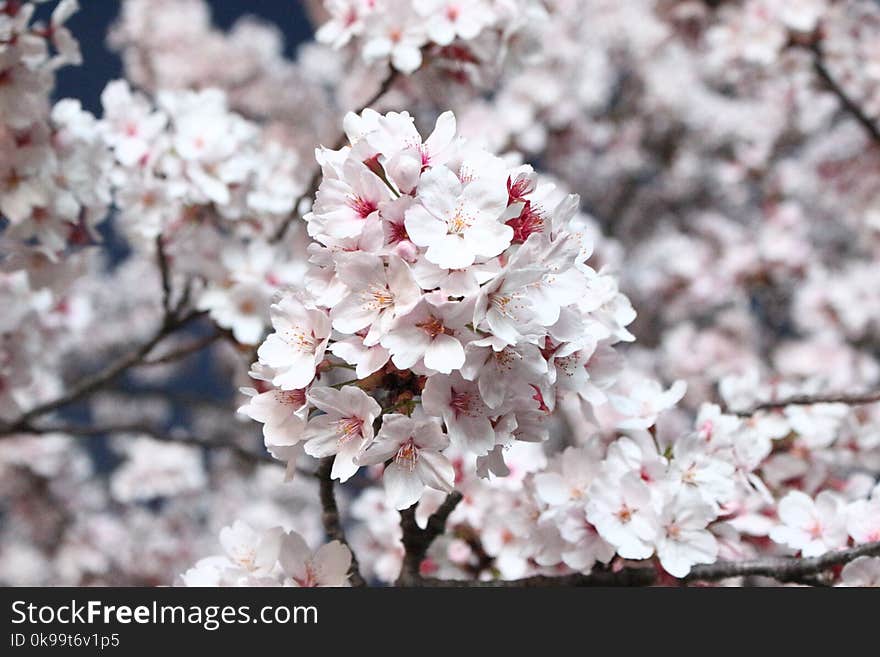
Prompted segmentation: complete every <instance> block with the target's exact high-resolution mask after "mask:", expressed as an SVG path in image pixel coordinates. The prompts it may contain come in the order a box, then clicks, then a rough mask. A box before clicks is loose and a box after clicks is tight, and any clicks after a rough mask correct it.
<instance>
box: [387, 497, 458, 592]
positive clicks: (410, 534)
mask: <svg viewBox="0 0 880 657" xmlns="http://www.w3.org/2000/svg"><path fill="white" fill-rule="evenodd" d="M461 499H462V497H461V493H459V492H458V491H452V492H451V493H449V495H447V496H446V499H445V500H443V504H441V505H440V507H439V508H438V509H437V510H436V511H435V512H434V513H432V514H431V516H430V517H429V518H428V522H427V524H426V525H425V528H424V529H422V528H421V527H419V525H418V523H417V522H416V506H417V504H413V505H412V506H411V507H409V508H408V509H404V510H403V511H401V512H400V529H401V531H402V532H403V536H402V537H401V541H402V543H403V549H404V556H403V564H402V566H401V568H400V575H399V576H398V578H397V585H398V586H420V585H422V583H423V581H424V580H423V579H422V577H421V575H420V572H419V569H420V567H421V565H422V561H424V560H425V555H426V554H427V553H428V548H430V547H431V544H432V543H433V542H434V541H435V540H436V539H437V537H438V536H442V535H443V534H444V533H445V532H446V521H447V520H448V519H449V516H450V514H451V513H452V512H453V511H454V510H455V507H456V506H458V503H459V502H461Z"/></svg>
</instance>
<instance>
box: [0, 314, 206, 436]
mask: <svg viewBox="0 0 880 657" xmlns="http://www.w3.org/2000/svg"><path fill="white" fill-rule="evenodd" d="M204 314H205V313H204V312H195V311H194V312H191V313H189V314H187V315H185V316H183V317H180V318H175V319H173V320H171V321H167V318H166V321H163V322H162V325H161V326H160V327H159V328H158V329H157V330H156V331H155V332H154V333H153V335H152V337H151V338H150V339H149V340H147V341H146V342H144V343H143V344H142V345H140V346H138V347H136V348H135V349H134V350H133V351H131V352H129V353H128V354H126V355H124V356H122V357H120V358H119V359H117V360H115V361H114V362H112V363H111V364H110V365H108V366H107V367H105V368H104V369H102V370H100V371H99V372H97V373H95V374H93V375H92V376H88V377H85V378H84V379H82V380H81V381H80V382H79V384H77V385H75V386H73V387H72V388H70V389H69V390H68V391H67V392H66V393H64V394H63V395H61V396H60V397H58V398H56V399H53V400H51V401H48V402H45V403H42V404H39V405H37V406H35V407H33V408H31V409H30V410H28V411H26V412H25V413H23V414H22V415H21V416H20V417H19V418H18V419H16V420H13V421H12V422H11V423H9V424H6V425H2V426H0V436H2V435H6V434H10V433H18V432H20V431H21V430H23V429H24V428H25V427H27V426H29V424H30V422H31V420H33V419H34V418H37V417H40V416H42V415H46V414H47V413H51V412H52V411H55V410H58V409H59V408H62V407H64V406H69V405H70V404H73V403H74V402H77V401H79V400H80V399H82V398H83V397H85V396H87V395H89V394H91V393H92V392H94V391H96V390H97V389H99V388H101V387H102V386H104V385H106V384H108V383H110V382H111V381H113V380H114V379H115V378H117V377H118V376H120V375H121V374H122V373H123V372H125V371H126V370H128V369H129V368H131V367H133V366H135V365H136V364H138V363H140V362H141V361H142V360H143V359H144V358H145V357H146V356H147V355H148V354H149V353H150V352H151V351H152V350H153V348H154V347H155V346H156V345H157V344H159V343H160V342H161V341H162V340H163V339H165V338H166V337H167V336H168V335H170V334H171V333H173V332H174V331H176V330H178V329H180V328H182V327H183V326H185V325H187V324H189V323H190V322H191V321H193V320H195V319H197V318H199V317H201V316H202V315H204Z"/></svg>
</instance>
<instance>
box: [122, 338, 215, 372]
mask: <svg viewBox="0 0 880 657" xmlns="http://www.w3.org/2000/svg"><path fill="white" fill-rule="evenodd" d="M224 336H225V333H224V332H223V331H219V330H218V331H214V332H213V333H211V334H210V335H206V336H204V337H203V338H200V339H199V340H195V341H194V342H192V343H190V344H188V345H185V346H183V347H180V348H179V349H175V350H173V351H170V352H168V353H167V354H163V355H162V356H157V357H156V358H145V359H144V360H143V361H141V362H140V363H137V364H136V365H137V366H138V367H145V366H152V365H167V364H168V363H173V362H176V361H178V360H181V359H183V358H186V357H187V356H192V355H193V354H196V353H198V352H200V351H201V350H202V349H204V348H205V347H208V346H210V345H211V344H213V343H214V342H216V341H217V340H219V339H220V338H222V337H224Z"/></svg>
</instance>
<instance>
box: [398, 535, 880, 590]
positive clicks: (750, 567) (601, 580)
mask: <svg viewBox="0 0 880 657" xmlns="http://www.w3.org/2000/svg"><path fill="white" fill-rule="evenodd" d="M865 556H880V541H878V542H876V543H866V544H865V545H859V546H857V547H854V548H850V549H848V550H838V551H836V552H829V553H827V554H823V555H822V556H820V557H812V558H802V557H767V558H762V559H750V560H747V561H719V562H717V563H713V564H704V565H698V566H694V568H693V569H692V570H691V572H690V574H689V575H688V576H687V577H685V578H683V579H682V580H681V581H682V582H684V583H686V582H698V581H699V582H717V581H719V580H723V579H728V578H730V577H753V576H761V577H769V578H771V579H774V580H776V581H777V582H781V583H798V584H807V585H810V586H827V585H828V584H827V582H825V581H824V580H822V579H818V576H819V575H821V574H823V573H825V572H827V571H828V570H831V569H832V568H835V567H837V566H842V565H845V564H847V563H849V562H851V561H853V560H855V559H857V558H858V557H865ZM657 577H658V572H657V570H656V569H655V568H654V567H653V566H633V567H630V568H623V569H621V570H618V571H616V572H615V571H610V570H608V571H596V572H593V573H590V574H589V575H581V574H572V575H560V576H558V577H554V576H546V575H537V576H534V577H526V578H523V579H514V580H487V581H471V580H442V579H432V578H417V579H416V580H414V581H411V582H410V585H416V586H430V587H478V588H499V587H525V588H528V587H532V588H534V587H552V586H650V585H652V584H654V583H656V582H657Z"/></svg>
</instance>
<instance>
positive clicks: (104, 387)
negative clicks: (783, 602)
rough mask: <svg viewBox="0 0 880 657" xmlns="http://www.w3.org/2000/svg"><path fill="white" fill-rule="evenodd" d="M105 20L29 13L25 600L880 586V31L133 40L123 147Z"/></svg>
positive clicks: (10, 268) (336, 14) (820, 2)
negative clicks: (102, 60)
mask: <svg viewBox="0 0 880 657" xmlns="http://www.w3.org/2000/svg"><path fill="white" fill-rule="evenodd" d="M90 9H91V8H85V9H84V10H82V11H81V12H80V13H79V14H78V15H77V16H76V18H74V19H72V17H74V16H75V14H76V12H77V10H78V5H77V2H76V1H75V0H60V1H57V2H56V1H53V0H50V1H45V2H44V1H23V0H0V481H2V484H0V491H2V492H0V513H2V514H3V517H4V523H3V528H2V529H0V582H3V583H23V584H34V583H39V584H59V583H64V584H167V583H171V582H172V581H175V582H176V583H179V584H183V585H194V586H202V585H223V586H257V585H259V586H263V585H272V586H347V585H352V586H361V585H364V584H376V583H382V584H397V585H401V586H412V585H421V586H544V585H547V586H550V585H592V584H601V585H607V584H621V585H647V584H681V583H689V582H699V583H703V584H709V583H721V584H733V585H736V584H744V583H746V584H759V585H763V584H783V583H784V584H799V585H811V586H816V585H839V586H869V585H877V584H878V581H880V484H878V478H880V346H878V345H880V341H878V340H880V334H878V331H880V320H878V318H880V295H878V293H877V284H876V283H877V280H878V278H877V274H876V273H875V272H876V269H877V257H878V253H880V251H878V247H880V239H878V236H880V220H878V217H880V188H878V186H877V177H876V175H874V174H875V173H876V171H877V169H878V166H880V49H878V48H877V44H878V43H880V39H878V37H880V7H878V5H877V4H876V3H875V2H872V1H870V0H797V1H796V2H795V1H793V0H734V1H732V2H720V3H719V2H704V1H702V0H681V1H677V2H672V1H669V0H636V1H633V2H623V3H622V2H610V1H609V0H577V1H575V0H474V1H473V2H471V1H468V2H464V1H463V0H462V1H459V0H326V1H321V0H308V1H307V2H303V3H297V4H296V6H295V7H294V6H293V3H292V6H291V16H294V15H295V16H296V17H297V20H302V21H305V20H306V16H308V19H310V20H311V25H312V26H313V28H314V35H315V39H314V41H309V42H306V43H302V44H299V45H298V47H297V48H296V49H295V52H294V53H293V56H292V57H290V56H288V55H287V54H286V52H289V51H288V50H286V49H285V44H284V35H283V33H282V31H281V29H280V27H278V26H273V25H270V24H267V23H266V22H264V21H261V20H260V19H256V18H250V17H244V18H242V19H240V20H238V21H237V22H236V23H235V24H234V25H232V27H230V28H229V29H228V30H223V29H220V28H219V27H216V26H215V25H214V24H213V23H212V19H211V14H210V10H209V6H208V3H207V2H205V1H204V0H125V2H123V3H121V4H120V7H119V16H118V18H117V20H116V22H115V23H114V25H113V27H112V28H111V30H110V33H109V38H108V44H109V45H110V47H111V48H112V49H114V50H116V51H117V52H118V53H119V54H120V56H121V58H122V61H123V64H124V73H125V77H124V79H119V80H112V81H109V82H108V83H107V85H106V87H105V89H104V91H103V93H102V94H101V97H100V99H94V100H99V101H100V103H97V104H96V105H97V106H98V107H99V108H100V110H99V111H98V113H97V115H93V114H92V113H91V112H90V111H88V110H87V109H85V108H84V107H87V106H88V105H87V104H85V103H84V102H81V101H79V100H74V99H56V92H55V79H56V76H58V75H63V74H64V67H66V66H68V65H77V64H80V63H84V64H85V66H87V67H88V66H89V64H90V62H89V61H88V58H86V61H85V62H82V60H83V57H82V55H81V54H80V49H79V46H78V44H77V43H76V41H75V39H74V37H73V34H72V33H71V31H70V29H69V28H68V27H66V25H67V24H68V23H71V21H72V20H76V19H78V18H82V17H84V16H87V15H88V12H89V11H90ZM529 163H532V164H529ZM261 430H262V440H261V439H260V437H259V432H260V431H261ZM218 536H219V547H218V545H217V537H218ZM322 539H323V540H322ZM208 554H216V555H218V556H213V557H205V555H208ZM193 564H195V565H193ZM178 574H179V577H177V579H175V576H176V575H178Z"/></svg>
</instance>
